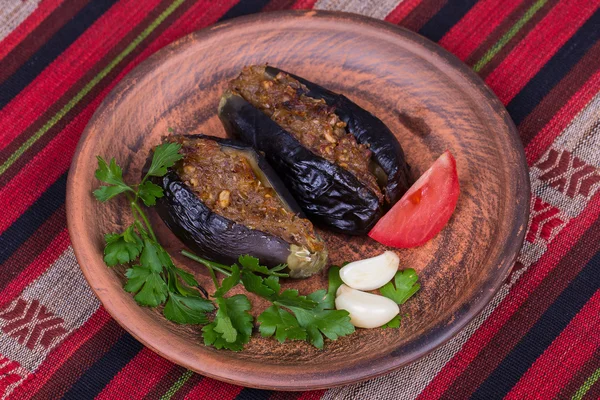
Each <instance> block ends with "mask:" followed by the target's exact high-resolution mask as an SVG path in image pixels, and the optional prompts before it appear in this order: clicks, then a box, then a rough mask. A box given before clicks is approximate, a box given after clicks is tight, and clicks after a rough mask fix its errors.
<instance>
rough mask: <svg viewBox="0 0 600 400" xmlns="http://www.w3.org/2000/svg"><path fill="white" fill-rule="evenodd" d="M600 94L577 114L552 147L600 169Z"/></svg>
mask: <svg viewBox="0 0 600 400" xmlns="http://www.w3.org/2000/svg"><path fill="white" fill-rule="evenodd" d="M599 131H600V93H597V94H596V96H594V98H593V99H592V100H591V101H590V102H589V103H588V104H587V105H586V106H585V108H584V109H583V110H581V111H580V112H579V114H577V116H576V117H575V118H574V119H573V121H572V122H571V123H570V124H569V126H568V127H567V128H566V129H565V130H564V131H563V132H562V133H561V134H560V136H559V137H558V139H556V141H555V142H554V144H553V145H552V147H553V148H558V147H560V148H564V149H566V150H569V151H570V152H572V153H573V154H575V155H576V156H577V157H579V158H580V159H582V160H584V161H585V162H587V163H588V164H590V165H593V166H596V167H600V135H599V134H598V133H599Z"/></svg>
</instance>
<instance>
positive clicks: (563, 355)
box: [506, 290, 600, 400]
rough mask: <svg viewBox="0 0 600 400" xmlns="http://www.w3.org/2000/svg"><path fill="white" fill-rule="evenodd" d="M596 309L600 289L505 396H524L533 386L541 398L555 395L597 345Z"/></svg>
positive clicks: (599, 334) (599, 324)
mask: <svg viewBox="0 0 600 400" xmlns="http://www.w3.org/2000/svg"><path fill="white" fill-rule="evenodd" d="M599 313H600V290H599V291H598V292H596V294H595V295H594V297H592V298H591V299H590V301H589V302H588V303H587V304H586V305H585V307H584V308H583V309H582V310H581V311H580V312H579V313H578V314H577V316H576V317H575V318H574V319H573V320H572V321H571V323H570V324H569V326H567V328H566V329H565V330H564V331H563V332H562V333H561V334H560V336H559V337H557V338H556V340H555V341H554V342H553V343H552V345H551V346H550V347H548V349H547V350H546V351H545V352H544V354H543V355H542V356H541V357H540V358H538V359H537V360H536V361H535V363H534V364H533V365H532V366H531V368H530V369H529V371H527V373H526V374H525V375H524V376H523V377H522V378H521V380H520V381H519V383H518V384H517V385H515V386H514V387H513V388H512V390H511V391H510V393H509V394H508V396H507V397H506V399H507V400H508V399H511V400H518V399H523V398H526V397H527V396H528V394H529V393H531V388H532V387H533V388H535V392H536V395H537V396H539V397H540V398H546V399H550V398H554V397H555V396H556V395H557V394H558V392H559V391H560V389H562V388H563V387H564V386H565V385H566V384H567V383H568V382H569V380H570V379H571V377H572V376H573V375H574V374H575V373H576V372H577V371H579V369H580V368H581V367H582V365H583V364H584V363H585V362H586V361H587V360H589V359H590V358H591V357H592V355H593V353H594V351H596V350H597V349H598V348H600V320H598V319H597V318H595V317H596V316H597V315H598V314H599ZM575 346H577V348H576V349H574V347H575ZM573 350H576V351H573ZM549 377H552V378H551V379H548V378H549Z"/></svg>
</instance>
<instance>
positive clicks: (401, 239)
mask: <svg viewBox="0 0 600 400" xmlns="http://www.w3.org/2000/svg"><path fill="white" fill-rule="evenodd" d="M459 192H460V189H459V185H458V174H457V173H456V160H454V157H453V156H452V154H451V153H450V152H449V151H448V150H446V151H445V152H444V153H443V154H442V155H441V156H440V157H439V158H438V159H437V160H436V161H435V162H434V163H433V165H432V166H431V167H430V168H429V169H428V170H427V171H425V173H424V174H423V175H421V177H420V178H419V179H418V180H417V181H416V182H415V183H414V184H413V185H412V186H411V187H410V189H408V191H407V192H406V193H405V194H404V196H402V198H401V199H400V200H399V201H398V202H397V203H396V204H395V205H394V207H392V209H391V210H390V211H388V212H387V214H385V215H384V216H383V217H382V218H381V219H380V220H379V221H378V222H377V224H376V225H375V226H374V227H373V229H372V230H371V232H369V237H371V238H372V239H375V240H376V241H378V242H379V243H382V244H384V245H386V246H391V247H397V248H408V247H416V246H421V245H422V244H424V243H425V242H427V241H428V240H430V239H431V238H433V237H434V236H435V235H437V234H438V232H439V231H441V230H442V228H443V227H444V225H446V223H447V222H448V220H449V219H450V216H451V215H452V213H453V212H454V209H455V208H456V202H457V200H458V194H459Z"/></svg>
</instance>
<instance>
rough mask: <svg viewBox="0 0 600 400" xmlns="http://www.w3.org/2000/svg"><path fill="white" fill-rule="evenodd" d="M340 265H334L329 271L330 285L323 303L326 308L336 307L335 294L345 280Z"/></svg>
mask: <svg viewBox="0 0 600 400" xmlns="http://www.w3.org/2000/svg"><path fill="white" fill-rule="evenodd" d="M340 269H341V268H340V267H338V266H336V265H332V266H331V267H329V271H327V278H328V280H329V287H328V288H327V295H326V296H325V298H324V299H323V301H322V303H323V306H324V307H325V308H330V309H334V308H335V294H336V293H337V290H338V289H339V288H340V286H342V284H343V283H344V281H342V278H340Z"/></svg>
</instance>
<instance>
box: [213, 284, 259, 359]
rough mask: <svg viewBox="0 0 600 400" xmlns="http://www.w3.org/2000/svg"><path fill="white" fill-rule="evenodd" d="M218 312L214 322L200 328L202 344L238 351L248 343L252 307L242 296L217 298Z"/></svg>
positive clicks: (250, 332)
mask: <svg viewBox="0 0 600 400" xmlns="http://www.w3.org/2000/svg"><path fill="white" fill-rule="evenodd" d="M217 305H218V307H219V310H218V311H217V313H216V315H215V320H214V321H213V322H212V323H210V324H208V325H205V326H204V327H203V328H202V337H203V338H204V344H205V345H207V346H210V345H212V346H214V347H215V348H217V349H223V348H225V349H229V350H232V351H240V350H242V349H243V348H244V344H246V343H248V342H249V341H250V335H251V334H252V327H253V325H252V315H250V314H249V313H248V310H250V308H251V307H252V306H251V305H250V300H248V297H246V296H245V295H243V294H237V295H235V296H232V297H228V298H223V297H220V298H217Z"/></svg>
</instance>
